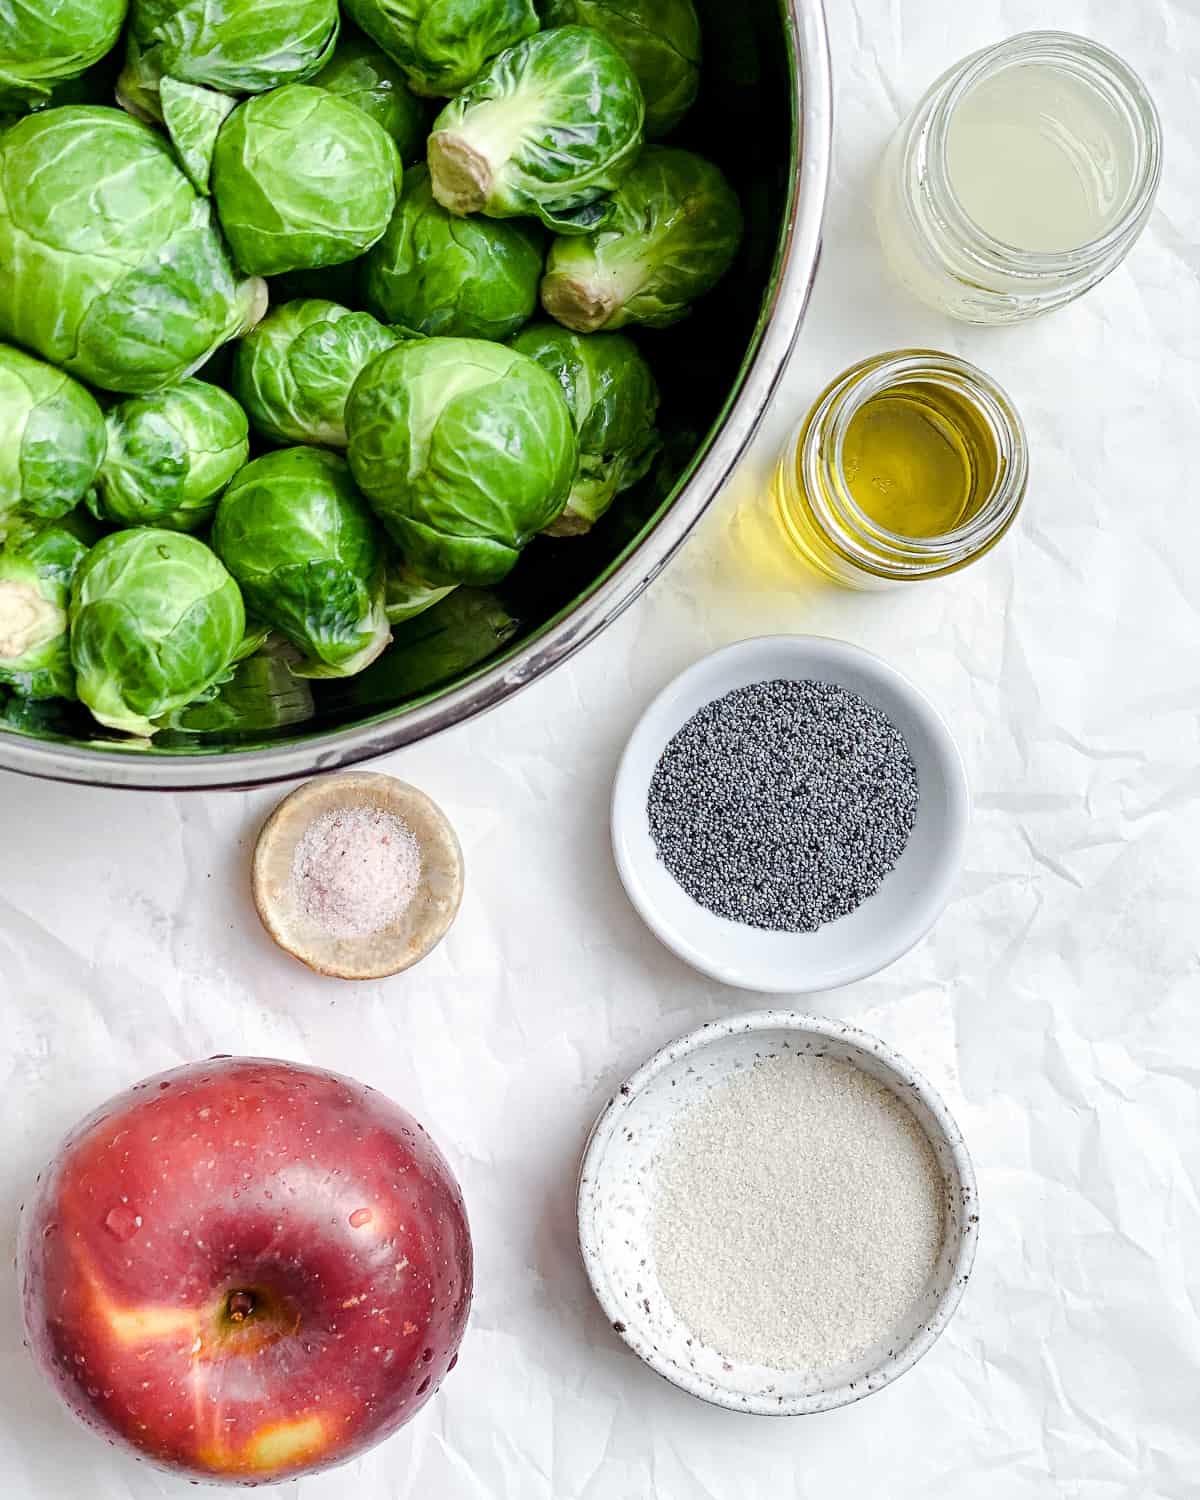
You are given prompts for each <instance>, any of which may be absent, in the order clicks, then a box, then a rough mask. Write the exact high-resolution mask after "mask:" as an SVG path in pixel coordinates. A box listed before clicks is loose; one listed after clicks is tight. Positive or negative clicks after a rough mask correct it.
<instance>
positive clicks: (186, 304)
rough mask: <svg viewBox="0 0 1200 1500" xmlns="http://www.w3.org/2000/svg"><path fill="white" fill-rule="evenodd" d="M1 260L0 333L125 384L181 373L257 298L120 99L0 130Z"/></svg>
mask: <svg viewBox="0 0 1200 1500" xmlns="http://www.w3.org/2000/svg"><path fill="white" fill-rule="evenodd" d="M0 266H3V268H4V274H3V275H0V337H8V338H11V339H13V340H14V341H15V342H17V343H20V344H24V345H26V346H27V347H28V348H30V349H34V350H36V352H37V353H38V354H40V355H42V356H43V357H44V358H46V359H49V360H52V361H53V362H54V363H55V364H58V365H62V366H63V367H64V368H65V369H68V370H70V371H72V373H74V374H76V375H79V376H80V377H81V378H82V379H84V380H87V381H89V382H90V383H91V384H93V385H98V386H101V387H103V388H104V389H106V390H111V391H121V392H123V393H126V394H129V395H139V394H141V393H143V392H145V391H153V390H157V389H158V388H159V387H161V386H164V385H170V384H171V383H172V382H174V381H176V380H182V379H183V378H184V376H186V375H189V374H191V372H192V371H193V370H195V369H198V368H199V366H200V365H202V364H203V363H204V361H205V360H206V359H207V358H208V357H209V355H210V354H211V353H212V352H213V350H214V349H216V348H217V347H218V346H219V345H221V344H223V343H225V341H226V340H227V339H230V338H234V337H236V336H237V335H238V334H239V333H242V332H243V331H244V330H245V329H246V328H248V327H250V326H251V325H252V324H253V323H254V322H256V321H257V319H258V317H260V316H261V313H262V311H263V307H264V305H265V297H266V288H265V287H264V285H263V283H262V282H261V281H258V280H250V281H244V282H239V281H238V280H237V279H236V278H235V276H234V273H233V269H232V267H231V266H230V264H229V260H228V257H227V255H226V253H225V247H224V245H223V244H222V242H221V236H220V235H219V234H218V233H217V231H216V229H215V228H214V226H213V223H212V215H211V210H210V208H209V205H208V204H207V203H205V201H204V200H203V199H202V198H200V197H198V196H197V194H196V192H195V190H194V189H193V187H192V185H191V183H190V182H189V181H188V180H187V178H186V177H185V176H184V174H183V173H182V172H181V171H180V169H179V167H178V166H176V164H175V161H174V159H173V158H172V156H171V150H170V147H169V146H168V145H167V143H166V141H164V140H163V139H162V137H161V136H159V135H158V134H157V133H156V132H155V131H153V130H151V129H150V128H149V127H148V126H146V125H142V124H140V123H139V122H138V121H137V120H133V119H131V118H130V117H129V116H128V115H127V114H125V113H124V112H123V111H122V110H119V109H101V108H94V107H90V106H82V105H80V106H73V107H69V108H65V109H52V110H47V111H46V112H45V113H44V114H38V115H30V116H29V117H28V118H27V119H24V120H21V121H20V122H19V123H18V124H16V125H14V126H13V127H12V128H11V129H10V130H8V131H6V132H5V133H4V134H3V135H2V136H0Z"/></svg>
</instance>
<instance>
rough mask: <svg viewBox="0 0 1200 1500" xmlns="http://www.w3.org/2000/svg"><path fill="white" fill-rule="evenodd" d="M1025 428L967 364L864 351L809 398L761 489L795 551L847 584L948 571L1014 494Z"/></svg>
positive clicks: (985, 537)
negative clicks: (768, 490)
mask: <svg viewBox="0 0 1200 1500" xmlns="http://www.w3.org/2000/svg"><path fill="white" fill-rule="evenodd" d="M1027 475H1028V457H1027V450H1026V443H1025V433H1024V428H1023V427H1022V425H1021V419H1020V417H1019V416H1018V415H1017V413H1016V411H1015V410H1014V408H1013V406H1012V404H1011V402H1010V401H1009V399H1008V397H1007V396H1006V395H1005V394H1004V392H1003V391H1002V390H1001V389H1000V387H999V386H998V385H996V383H995V382H994V381H993V380H991V378H990V377H989V376H987V375H985V374H984V372H983V371H982V370H980V369H978V368H976V366H974V365H971V364H968V363H967V362H966V361H965V360H961V359H958V358H956V357H955V356H954V355H952V354H942V353H939V352H938V351H937V350H932V349H902V350H898V351H896V352H895V353H891V354H879V355H875V356H874V357H873V358H871V359H865V360H862V361H861V362H860V363H859V364H857V365H853V366H851V368H850V369H848V370H844V371H843V372H842V374H841V375H839V376H838V377H837V379H836V380H834V381H833V382H832V384H831V385H829V386H828V387H827V388H826V390H825V391H824V392H823V394H822V395H821V396H820V397H819V398H818V400H817V402H816V404H815V405H814V406H813V408H812V410H811V411H810V412H809V414H808V416H807V417H806V418H805V420H804V422H803V423H802V424H801V425H800V427H799V428H798V429H797V431H796V432H795V433H794V435H793V436H792V438H791V439H790V441H789V442H788V444H787V445H786V447H785V448H784V451H783V454H782V455H781V457H780V460H779V463H778V464H777V465H776V469H775V473H774V475H773V477H772V480H771V493H772V496H773V499H774V503H775V511H776V514H777V516H778V518H779V520H780V522H781V523H782V528H783V532H784V534H785V536H786V537H787V538H788V540H789V542H790V543H791V545H792V547H793V548H794V550H795V552H796V553H797V554H798V555H799V556H800V557H801V558H803V559H804V561H805V562H807V563H808V564H809V565H810V566H811V567H812V568H813V569H814V570H815V571H816V572H817V573H818V574H820V575H821V576H822V577H824V578H827V579H829V580H831V581H832V582H834V583H840V584H843V585H845V586H846V587H848V588H884V587H888V586H889V585H891V584H894V583H903V582H908V581H911V580H913V579H917V578H935V577H938V576H940V575H942V574H945V573H953V572H955V571H956V570H957V569H959V568H961V567H965V566H966V564H967V563H969V562H973V561H974V560H975V559H976V558H978V557H982V556H983V554H984V553H985V552H987V551H989V550H990V548H991V547H992V546H994V545H995V543H996V542H997V541H999V539H1000V538H1001V537H1002V536H1003V535H1004V533H1005V531H1007V529H1008V527H1009V526H1010V525H1011V524H1012V521H1013V518H1014V517H1015V516H1016V514H1017V511H1018V509H1019V508H1020V505H1021V501H1022V499H1023V497H1024V494H1025V484H1026V478H1027Z"/></svg>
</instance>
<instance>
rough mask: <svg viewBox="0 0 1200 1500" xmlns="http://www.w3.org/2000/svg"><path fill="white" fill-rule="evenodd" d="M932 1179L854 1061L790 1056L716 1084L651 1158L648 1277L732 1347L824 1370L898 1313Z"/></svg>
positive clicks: (921, 1255) (916, 1133) (917, 1276)
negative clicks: (653, 1181) (652, 1273)
mask: <svg viewBox="0 0 1200 1500" xmlns="http://www.w3.org/2000/svg"><path fill="white" fill-rule="evenodd" d="M942 1197H943V1179H942V1175H941V1173H940V1171H939V1170H938V1165H937V1159H936V1157H935V1156H934V1154H933V1149H932V1147H931V1146H930V1144H929V1141H928V1139H927V1137H926V1136H925V1133H924V1131H922V1129H921V1127H920V1126H919V1125H918V1123H917V1121H916V1119H915V1117H914V1116H913V1114H912V1112H911V1111H910V1110H909V1109H907V1108H906V1107H905V1106H904V1105H903V1104H902V1103H901V1102H900V1100H899V1099H897V1098H896V1096H895V1095H894V1094H892V1093H891V1092H890V1091H889V1090H888V1089H886V1088H884V1086H883V1085H882V1084H880V1083H878V1082H876V1080H875V1079H873V1078H871V1077H869V1076H868V1075H867V1074H866V1073H864V1072H862V1070H861V1069H859V1068H855V1067H852V1066H851V1065H850V1064H848V1063H844V1062H837V1061H834V1060H833V1059H832V1058H822V1057H806V1056H797V1055H795V1054H792V1053H786V1054H782V1055H780V1056H777V1057H773V1058H769V1059H765V1060H763V1061H761V1062H759V1063H757V1064H756V1065H755V1066H754V1067H753V1068H751V1069H749V1070H748V1071H747V1072H746V1073H744V1074H742V1075H740V1076H736V1077H734V1078H733V1079H731V1080H728V1081H726V1082H725V1083H722V1084H721V1085H719V1086H717V1087H716V1088H715V1089H714V1090H713V1092H712V1093H711V1094H710V1095H709V1096H708V1097H707V1098H705V1099H704V1100H702V1101H701V1102H700V1103H699V1104H697V1105H695V1106H693V1107H692V1108H691V1109H690V1110H688V1111H687V1112H686V1113H685V1114H684V1115H683V1116H682V1118H681V1119H680V1122H679V1124H678V1125H677V1126H676V1128H675V1132H674V1135H673V1137H672V1138H671V1140H670V1141H669V1142H668V1144H667V1147H666V1148H665V1150H664V1152H663V1155H662V1157H661V1158H660V1164H659V1171H658V1198H657V1202H656V1205H655V1215H654V1251H655V1260H656V1264H657V1271H658V1278H659V1282H660V1284H661V1286H662V1289H663V1291H664V1292H665V1294H666V1296H667V1298H668V1299H669V1301H670V1303H671V1305H672V1307H673V1308H674V1309H675V1312H676V1313H677V1314H678V1315H679V1317H680V1318H681V1319H682V1321H683V1322H684V1323H685V1324H687V1326H688V1327H689V1328H690V1329H691V1330H692V1331H693V1332H694V1333H695V1334H696V1335H697V1336H698V1337H699V1338H700V1340H701V1341H702V1342H703V1343H705V1344H707V1345H709V1347H710V1348H713V1349H715V1350H717V1351H718V1352H719V1353H721V1354H724V1355H725V1356H726V1357H728V1358H731V1359H737V1360H742V1361H747V1362H750V1363H754V1364H763V1365H769V1366H772V1367H774V1368H776V1369H792V1370H794V1369H823V1368H825V1367H827V1366H829V1365H832V1364H836V1363H837V1362H838V1361H840V1360H842V1359H846V1358H849V1357H850V1356H852V1355H854V1354H856V1353H858V1352H859V1351H861V1350H862V1349H864V1348H865V1347H866V1346H867V1345H869V1344H871V1343H873V1342H874V1341H875V1340H876V1339H878V1338H881V1337H883V1336H884V1335H885V1334H887V1333H888V1332H889V1331H890V1330H891V1329H893V1328H895V1327H896V1325H897V1324H898V1323H899V1322H900V1321H901V1320H902V1319H903V1317H904V1315H905V1313H907V1312H908V1311H909V1309H910V1308H911V1307H912V1305H913V1303H914V1302H915V1301H916V1299H917V1298H918V1296H919V1295H920V1294H921V1292H922V1290H923V1289H924V1288H925V1286H926V1284H927V1282H928V1280H929V1276H930V1273H931V1272H932V1270H933V1267H934V1264H935V1262H936V1260H937V1256H938V1252H939V1249H940V1247H941V1241H942Z"/></svg>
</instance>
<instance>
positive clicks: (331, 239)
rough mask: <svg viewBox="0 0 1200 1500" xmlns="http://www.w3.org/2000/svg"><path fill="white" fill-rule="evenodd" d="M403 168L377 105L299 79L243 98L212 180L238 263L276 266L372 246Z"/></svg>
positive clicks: (336, 260)
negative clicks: (364, 106) (367, 107)
mask: <svg viewBox="0 0 1200 1500" xmlns="http://www.w3.org/2000/svg"><path fill="white" fill-rule="evenodd" d="M400 176H401V167H400V153H399V152H398V151H397V150H396V143H395V141H393V140H392V138H391V136H390V135H388V133H387V131H386V130H384V128H383V127H382V126H381V125H377V124H376V123H375V121H374V120H372V119H371V117H370V115H367V114H364V113H363V111H362V110H361V109H358V108H356V107H355V106H354V105H353V104H349V103H347V101H346V100H345V99H341V98H339V97H338V96H337V95H336V94H331V93H328V92H327V91H326V90H325V89H316V88H313V87H311V86H310V85H309V84H303V83H293V84H289V85H288V86H287V87H286V88H281V89H275V90H274V92H273V93H270V94H262V95H260V96H259V97H257V98H254V99H247V100H246V101H245V102H244V103H243V104H239V105H238V107H237V108H236V109H235V110H234V112H233V113H232V114H231V115H230V117H229V119H228V120H226V122H225V124H224V125H223V126H222V127H221V133H220V135H219V136H218V137H217V149H216V153H215V155H214V157H213V170H212V183H213V194H214V196H215V198H216V200H217V213H218V214H219V215H220V218H221V227H222V228H223V229H224V231H225V236H226V238H227V239H228V241H229V244H230V248H231V249H232V250H233V256H234V259H235V260H236V261H237V263H238V265H239V266H241V267H242V269H243V270H244V271H247V272H250V273H251V274H256V275H262V276H274V275H278V274H279V273H280V272H283V271H301V270H313V269H315V268H316V267H318V266H336V265H338V264H340V263H341V262H342V261H347V260H353V259H354V258H355V257H356V256H358V255H361V254H362V253H363V251H364V250H367V249H369V248H370V247H371V246H372V245H373V244H374V243H375V241H376V240H377V239H379V237H380V236H381V235H382V234H383V231H384V230H385V229H386V228H387V226H388V220H389V219H390V218H391V217H392V210H393V209H394V208H395V206H396V195H397V193H398V192H399V190H400Z"/></svg>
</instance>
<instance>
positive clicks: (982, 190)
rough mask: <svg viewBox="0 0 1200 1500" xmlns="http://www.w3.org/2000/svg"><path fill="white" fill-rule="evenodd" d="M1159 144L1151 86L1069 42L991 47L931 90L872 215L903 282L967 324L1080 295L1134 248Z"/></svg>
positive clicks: (1101, 52) (1033, 34)
mask: <svg viewBox="0 0 1200 1500" xmlns="http://www.w3.org/2000/svg"><path fill="white" fill-rule="evenodd" d="M1161 171H1162V132H1161V127H1160V124H1159V119H1158V115H1157V113H1156V111H1155V108H1154V103H1153V101H1152V100H1151V98H1150V96H1149V94H1148V93H1147V92H1146V87H1145V85H1144V84H1143V83H1142V81H1141V79H1140V78H1139V77H1138V76H1137V74H1136V73H1135V72H1134V71H1133V69H1132V68H1130V67H1128V66H1127V64H1125V63H1124V62H1122V60H1121V59H1120V58H1119V57H1117V56H1116V55H1115V54H1114V53H1112V52H1110V51H1108V49H1107V48H1105V47H1101V46H1099V45H1098V44H1097V43H1096V42H1093V41H1090V40H1089V39H1088V38H1087V37H1081V36H1072V35H1071V34H1069V33H1067V32H1060V31H1029V32H1024V33H1022V34H1021V35H1020V36H1014V37H1010V38H1009V40H1008V41H1006V42H1001V43H999V44H998V45H997V46H994V47H985V48H984V49H983V51H982V52H977V53H975V54H974V55H973V56H971V57H968V58H967V59H966V60H965V61H963V62H960V63H958V64H956V66H954V67H953V68H951V69H950V70H949V71H948V72H947V73H944V74H943V75H942V77H941V78H939V79H938V81H937V82H936V83H935V84H934V85H933V87H932V88H931V89H930V90H929V92H928V93H927V94H926V95H925V97H924V98H923V99H922V100H921V101H920V102H919V103H918V104H917V106H916V108H915V109H914V110H913V112H912V114H911V115H910V116H909V117H908V119H907V120H905V122H904V123H903V124H902V125H901V127H900V129H899V131H898V132H897V133H896V135H895V137H894V139H893V140H892V143H891V145H890V146H889V147H888V150H887V153H886V155H885V157H884V160H883V167H882V170H881V172H880V176H879V184H878V194H877V199H876V217H877V220H878V224H879V233H880V236H881V238H882V240H883V246H884V250H885V251H886V253H887V256H888V259H889V260H890V261H891V263H892V267H893V269H894V270H895V271H896V273H897V275H898V276H899V277H900V279H901V280H902V281H903V282H905V283H906V285H907V286H908V287H909V289H910V290H911V291H912V292H914V293H915V294H916V295H917V296H918V297H920V298H922V299H923V300H924V301H926V302H928V303H930V304H932V305H933V306H934V307H936V308H938V309H939V310H941V311H943V312H947V313H949V314H950V315H951V316H952V317H956V318H962V319H963V320H965V321H966V322H970V323H992V324H998V323H1016V322H1020V321H1021V320H1022V319H1025V318H1031V317H1035V316H1037V315H1038V314H1039V313H1045V312H1049V311H1051V310H1052V309H1053V308H1056V307H1061V306H1063V305H1064V304H1065V303H1067V302H1071V301H1073V300H1074V298H1076V297H1078V296H1081V295H1082V294H1083V293H1084V292H1086V291H1087V290H1088V289H1089V287H1092V286H1094V285H1095V284H1096V283H1097V282H1098V281H1100V280H1101V279H1102V278H1103V277H1105V276H1107V275H1108V274H1109V272H1110V271H1112V270H1114V269H1115V268H1116V267H1117V266H1118V265H1119V264H1120V263H1121V261H1122V260H1124V258H1125V256H1126V255H1128V253H1129V251H1130V250H1131V249H1132V247H1133V244H1134V242H1135V241H1136V239H1137V238H1138V236H1139V235H1140V234H1141V232H1142V229H1143V228H1144V227H1145V224H1146V220H1147V219H1148V218H1149V215H1150V210H1151V208H1152V207H1153V204H1154V197H1155V193H1156V192H1157V189H1158V183H1159V177H1160V175H1161Z"/></svg>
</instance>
